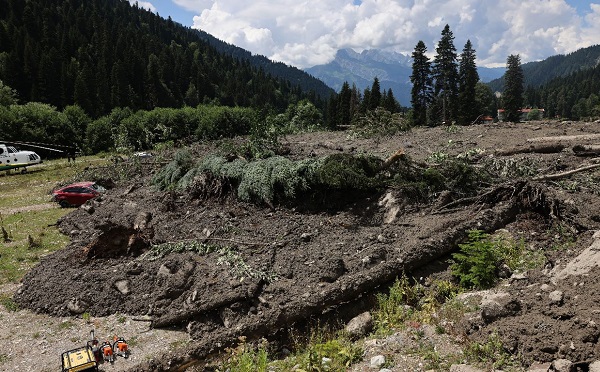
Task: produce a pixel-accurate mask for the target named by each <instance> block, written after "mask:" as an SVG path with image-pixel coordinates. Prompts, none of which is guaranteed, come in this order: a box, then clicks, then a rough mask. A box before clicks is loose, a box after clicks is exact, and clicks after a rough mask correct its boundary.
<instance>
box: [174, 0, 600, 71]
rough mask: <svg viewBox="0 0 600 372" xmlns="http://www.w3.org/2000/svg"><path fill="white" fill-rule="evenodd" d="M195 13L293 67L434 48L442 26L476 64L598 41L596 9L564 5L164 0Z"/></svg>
mask: <svg viewBox="0 0 600 372" xmlns="http://www.w3.org/2000/svg"><path fill="white" fill-rule="evenodd" d="M172 1H173V2H174V3H176V4H178V5H179V6H181V7H184V8H185V9H187V10H193V11H195V12H197V14H198V15H197V16H196V17H194V26H193V27H195V28H199V29H202V30H204V31H206V32H208V33H210V34H212V35H214V36H216V37H218V38H220V39H222V40H225V41H227V42H229V43H232V44H235V45H237V46H240V47H242V48H245V49H248V50H250V51H251V52H253V53H256V54H262V55H265V56H267V57H270V58H272V59H274V60H278V61H282V62H285V63H288V64H292V65H295V66H298V67H308V66H312V65H315V64H322V63H326V62H328V61H330V60H331V59H332V58H333V57H334V56H335V52H336V51H337V50H338V49H341V48H354V49H355V50H357V51H360V50H362V49H371V48H380V49H384V48H386V49H391V50H395V51H398V52H403V53H411V52H412V50H413V49H414V46H415V45H416V43H417V42H418V41H419V40H423V41H424V42H425V44H426V45H427V48H428V50H429V51H430V52H433V51H435V45H436V43H437V42H438V41H439V39H440V37H441V35H440V33H441V31H442V29H443V27H444V26H445V25H446V24H449V25H450V29H451V30H452V32H453V33H454V36H455V41H454V43H455V46H456V48H457V50H458V52H459V53H460V51H461V50H462V47H463V46H464V44H465V43H466V41H467V39H470V40H471V42H472V43H473V46H474V48H475V50H476V52H477V56H478V64H479V65H502V66H503V65H505V63H506V58H507V56H508V55H510V54H520V55H521V60H522V61H523V62H528V61H531V60H538V59H543V58H546V57H548V56H550V55H554V54H557V53H568V52H572V51H574V50H576V49H578V48H581V47H585V46H589V45H592V44H595V43H597V40H599V39H600V5H598V4H590V9H589V11H588V13H587V14H586V15H584V16H581V15H579V14H577V12H576V10H575V9H574V8H572V7H571V6H569V5H568V4H567V3H566V1H565V0H543V1H540V0H503V1H494V2H491V1H478V0H364V1H362V2H361V3H360V4H359V5H355V4H354V1H352V0H328V1H326V2H325V1H321V0H278V1H273V0H254V1H251V2H248V1H242V0H172Z"/></svg>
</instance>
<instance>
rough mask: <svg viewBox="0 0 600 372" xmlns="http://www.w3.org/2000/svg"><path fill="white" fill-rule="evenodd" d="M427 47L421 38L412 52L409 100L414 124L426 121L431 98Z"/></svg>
mask: <svg viewBox="0 0 600 372" xmlns="http://www.w3.org/2000/svg"><path fill="white" fill-rule="evenodd" d="M426 53H427V47H426V46H425V43H424V42H423V41H422V40H419V42H418V43H417V45H416V46H415V51H414V52H413V54H412V58H413V64H412V75H410V82H411V83H412V85H413V86H412V89H411V100H410V103H411V104H412V107H413V120H414V124H415V125H425V124H426V123H427V107H428V106H429V104H430V103H431V100H432V98H433V89H432V78H431V62H430V61H429V57H427V55H426Z"/></svg>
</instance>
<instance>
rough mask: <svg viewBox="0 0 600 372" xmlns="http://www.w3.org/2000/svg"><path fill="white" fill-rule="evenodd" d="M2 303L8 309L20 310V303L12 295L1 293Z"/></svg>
mask: <svg viewBox="0 0 600 372" xmlns="http://www.w3.org/2000/svg"><path fill="white" fill-rule="evenodd" d="M0 305H2V306H3V307H4V308H5V309H6V310H8V311H17V310H19V305H17V303H16V302H15V300H13V298H12V297H11V296H8V295H5V294H0Z"/></svg>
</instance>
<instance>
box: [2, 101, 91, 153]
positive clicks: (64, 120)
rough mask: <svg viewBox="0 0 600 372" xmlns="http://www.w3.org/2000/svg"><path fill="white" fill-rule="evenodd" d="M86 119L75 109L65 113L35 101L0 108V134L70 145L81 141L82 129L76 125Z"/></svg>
mask: <svg viewBox="0 0 600 372" xmlns="http://www.w3.org/2000/svg"><path fill="white" fill-rule="evenodd" d="M86 122H87V121H86V120H85V115H84V116H79V115H77V111H76V109H75V108H70V109H69V110H67V113H66V114H65V113H62V112H60V111H57V110H56V108H55V107H53V106H50V105H48V104H43V103H37V102H30V103H27V104H25V105H11V106H9V107H8V108H4V107H0V133H3V134H5V135H6V137H5V139H8V140H15V141H30V142H43V143H53V144H57V145H73V144H77V143H81V141H82V136H83V132H82V131H81V130H79V128H78V127H77V125H82V124H83V125H85V123H86Z"/></svg>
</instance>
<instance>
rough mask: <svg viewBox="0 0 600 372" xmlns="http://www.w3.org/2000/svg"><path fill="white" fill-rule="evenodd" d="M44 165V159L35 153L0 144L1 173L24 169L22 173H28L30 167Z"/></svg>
mask: <svg viewBox="0 0 600 372" xmlns="http://www.w3.org/2000/svg"><path fill="white" fill-rule="evenodd" d="M40 163H42V158H40V156H39V155H38V154H36V153H35V152H33V151H18V150H17V149H16V148H14V147H13V146H6V145H5V144H3V143H0V171H4V170H8V171H9V170H12V169H17V168H23V169H22V170H21V172H22V173H25V172H27V168H26V167H28V166H30V165H35V164H40Z"/></svg>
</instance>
